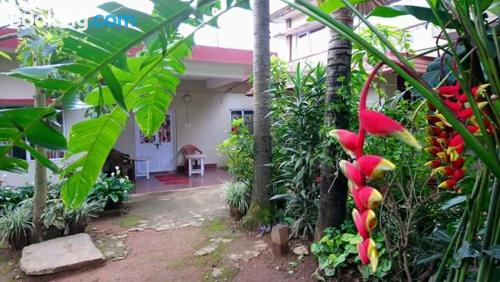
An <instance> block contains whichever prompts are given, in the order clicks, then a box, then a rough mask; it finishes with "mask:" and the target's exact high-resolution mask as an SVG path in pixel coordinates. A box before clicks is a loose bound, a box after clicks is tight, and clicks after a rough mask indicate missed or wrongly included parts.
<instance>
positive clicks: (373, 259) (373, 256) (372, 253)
mask: <svg viewBox="0 0 500 282" xmlns="http://www.w3.org/2000/svg"><path fill="white" fill-rule="evenodd" d="M370 240H371V239H370ZM373 246H374V247H373V248H370V250H369V251H368V257H369V258H370V268H371V270H372V272H373V273H375V272H377V267H378V262H379V258H378V256H379V255H378V251H377V248H376V247H375V242H373Z"/></svg>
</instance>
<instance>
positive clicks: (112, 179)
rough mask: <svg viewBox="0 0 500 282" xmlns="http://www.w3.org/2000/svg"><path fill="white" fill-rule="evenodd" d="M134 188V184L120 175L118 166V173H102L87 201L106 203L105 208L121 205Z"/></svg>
mask: <svg viewBox="0 0 500 282" xmlns="http://www.w3.org/2000/svg"><path fill="white" fill-rule="evenodd" d="M133 189H134V184H133V183H132V182H131V181H130V180H129V179H128V178H127V177H122V176H121V175H120V170H119V169H118V168H117V172H116V174H114V173H112V174H111V175H110V176H107V175H105V174H101V175H100V176H99V178H98V179H97V182H96V184H95V185H94V190H93V191H92V193H91V194H90V195H89V197H88V200H87V202H93V201H97V202H102V203H105V205H104V209H106V210H108V209H113V208H117V207H119V206H120V205H121V204H122V202H123V201H125V200H127V199H128V196H129V193H130V192H131V191H132V190H133Z"/></svg>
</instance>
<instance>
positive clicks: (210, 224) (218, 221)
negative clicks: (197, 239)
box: [202, 217, 229, 234]
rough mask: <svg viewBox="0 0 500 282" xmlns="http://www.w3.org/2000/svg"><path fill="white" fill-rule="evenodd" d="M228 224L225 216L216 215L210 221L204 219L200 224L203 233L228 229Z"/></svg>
mask: <svg viewBox="0 0 500 282" xmlns="http://www.w3.org/2000/svg"><path fill="white" fill-rule="evenodd" d="M228 227H229V226H228V224H227V221H226V219H225V218H222V217H216V218H214V219H212V220H210V221H205V222H204V223H203V226H202V231H203V233H205V234H206V233H220V232H223V231H226V230H227V229H228Z"/></svg>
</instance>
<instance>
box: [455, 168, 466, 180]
mask: <svg viewBox="0 0 500 282" xmlns="http://www.w3.org/2000/svg"><path fill="white" fill-rule="evenodd" d="M464 176H465V173H464V169H463V168H460V169H456V170H455V171H454V172H453V179H455V181H459V180H460V179H462V178H464Z"/></svg>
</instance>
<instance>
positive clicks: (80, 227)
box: [68, 222, 87, 235]
mask: <svg viewBox="0 0 500 282" xmlns="http://www.w3.org/2000/svg"><path fill="white" fill-rule="evenodd" d="M68 227H69V235H75V234H80V233H85V228H87V222H75V223H70V224H69V225H68Z"/></svg>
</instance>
